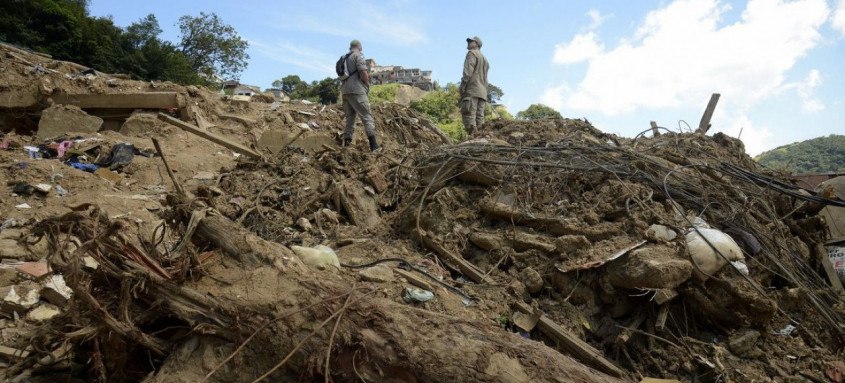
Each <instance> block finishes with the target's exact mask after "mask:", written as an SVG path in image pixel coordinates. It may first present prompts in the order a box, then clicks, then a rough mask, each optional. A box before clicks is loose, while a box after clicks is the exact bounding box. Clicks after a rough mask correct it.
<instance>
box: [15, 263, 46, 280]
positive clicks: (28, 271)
mask: <svg viewBox="0 0 845 383" xmlns="http://www.w3.org/2000/svg"><path fill="white" fill-rule="evenodd" d="M15 270H17V271H18V272H19V273H21V274H23V276H24V277H26V278H29V279H33V280H39V279H43V278H44V277H46V276H47V275H48V274H50V265H48V264H47V262H45V261H38V262H24V263H22V264H20V265H18V266H17V267H15Z"/></svg>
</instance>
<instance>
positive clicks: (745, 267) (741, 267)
mask: <svg viewBox="0 0 845 383" xmlns="http://www.w3.org/2000/svg"><path fill="white" fill-rule="evenodd" d="M731 266H733V267H734V268H735V269H737V270H739V272H740V273H743V274H745V275H748V265H746V264H745V262H742V261H733V262H731Z"/></svg>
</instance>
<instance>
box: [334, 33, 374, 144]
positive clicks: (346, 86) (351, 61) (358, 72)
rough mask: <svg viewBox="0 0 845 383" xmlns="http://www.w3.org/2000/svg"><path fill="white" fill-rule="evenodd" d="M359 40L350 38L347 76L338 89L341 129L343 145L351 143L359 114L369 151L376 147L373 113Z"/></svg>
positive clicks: (368, 80)
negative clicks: (342, 124)
mask: <svg viewBox="0 0 845 383" xmlns="http://www.w3.org/2000/svg"><path fill="white" fill-rule="evenodd" d="M362 50H363V48H362V47H361V42H360V41H358V40H352V42H351V43H349V54H348V55H347V56H346V63H345V65H346V68H347V73H348V74H349V77H347V78H345V79H343V80H342V81H343V82H342V84H341V87H340V91H341V93H342V94H343V113H344V114H345V115H346V129H344V131H343V146H349V145H350V144H352V133H354V132H355V117H356V116H360V117H361V122H362V123H363V124H364V131H365V132H366V133H367V139H369V141H370V151H375V150H376V149H378V143H377V142H376V130H375V124H374V122H373V113H372V112H371V111H370V100H369V98H368V96H367V95H368V94H369V93H370V75H369V74H368V73H367V63H366V62H364V55H363V54H362V53H361V51H362Z"/></svg>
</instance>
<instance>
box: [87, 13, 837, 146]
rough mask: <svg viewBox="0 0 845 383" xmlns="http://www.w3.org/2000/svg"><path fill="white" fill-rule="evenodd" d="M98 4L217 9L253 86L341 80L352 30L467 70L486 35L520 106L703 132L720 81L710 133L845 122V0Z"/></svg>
mask: <svg viewBox="0 0 845 383" xmlns="http://www.w3.org/2000/svg"><path fill="white" fill-rule="evenodd" d="M89 10H90V13H91V14H92V15H94V16H103V17H111V18H112V19H113V20H114V22H115V23H116V24H117V25H119V26H123V27H125V26H127V25H129V24H131V23H132V22H135V21H137V20H139V19H141V18H142V17H144V16H145V15H147V14H150V13H152V14H155V15H156V17H157V18H158V20H159V23H160V24H161V28H162V30H163V34H162V38H164V39H166V40H170V41H174V42H176V41H178V37H179V30H178V26H177V22H178V18H179V16H182V15H198V14H199V12H206V13H209V12H214V13H217V14H218V15H219V16H220V17H221V18H222V19H223V21H224V22H226V23H228V24H230V25H232V26H233V27H235V29H236V30H237V31H238V33H239V34H240V35H241V37H243V38H244V39H246V40H247V41H249V44H250V46H249V49H248V53H249V56H250V60H249V66H248V67H247V69H246V70H245V71H244V72H243V73H242V75H241V78H240V80H241V82H242V83H246V84H251V85H258V86H261V87H262V88H267V87H270V84H271V83H272V82H273V80H276V79H280V78H282V77H284V76H286V75H289V74H296V75H299V76H300V77H301V78H302V79H304V80H306V81H312V80H319V79H323V78H325V77H329V76H331V77H334V76H335V74H334V63H335V61H336V60H337V58H338V57H340V55H342V54H344V53H346V51H347V49H348V44H349V41H350V40H352V39H359V40H361V42H362V44H363V47H364V55H365V56H366V57H367V58H372V59H375V60H376V62H377V63H379V64H381V65H402V66H405V67H418V68H422V69H429V70H432V71H433V75H432V76H433V78H434V79H435V80H437V81H438V82H439V83H441V84H445V83H448V82H457V81H459V80H460V76H461V70H462V65H463V59H464V56H465V55H466V38H467V37H470V36H479V37H481V39H482V42H483V45H482V48H481V50H482V52H483V53H484V54H485V56H486V57H487V59H488V61H489V62H490V72H489V74H488V79H489V81H490V82H491V83H493V84H495V85H497V86H499V87H500V88H501V89H502V90H503V92H504V97H503V98H502V101H501V103H503V104H505V106H507V107H508V109H509V110H510V111H511V112H512V113H514V114H516V112H518V111H521V110H524V109H525V108H527V107H528V106H529V105H531V104H534V103H543V104H546V105H549V106H551V107H553V108H555V109H556V110H558V111H559V112H560V113H561V114H562V115H563V116H564V117H570V118H586V119H588V120H589V121H590V122H591V123H592V124H593V125H594V126H596V127H597V128H599V129H601V130H603V131H605V132H610V133H616V134H619V135H622V136H626V137H632V136H635V135H636V134H638V133H640V132H642V131H643V130H646V129H648V128H649V121H652V120H653V121H656V122H657V124H658V125H659V126H662V127H666V128H668V129H670V130H674V131H680V130H683V131H688V130H689V129H690V128H693V129H694V128H696V127H697V126H698V123H699V120H700V119H701V115H702V113H703V111H704V108H705V107H706V105H707V101H708V100H709V99H710V95H711V94H712V93H720V94H721V98H720V100H719V104H718V106H717V107H716V111H715V114H714V115H713V120H712V125H713V127H712V128H711V130H710V133H715V132H724V133H726V134H728V135H730V136H733V137H739V138H740V139H742V141H743V142H744V143H745V147H746V151H747V152H748V153H749V154H751V155H757V154H759V153H761V152H762V151H765V150H769V149H772V148H774V147H777V146H781V145H785V144H789V143H792V142H797V141H803V140H806V139H810V138H814V137H819V136H826V135H829V134H845V0H793V1H785V0H749V1H727V0H674V1H644V0H643V1H623V0H618V1H548V0H546V1H519V2H514V1H499V0H486V1H443V0H428V1H411V0H384V1H375V0H363V1H353V0H345V1H334V0H330V1H310V2H305V1H292V0H281V1H264V0H241V1H231V0H230V1H216V0H202V1H199V0H178V1H174V0H169V1H163V0H146V1H141V2H139V1H126V0H91V2H90V6H89Z"/></svg>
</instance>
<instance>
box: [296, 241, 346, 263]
mask: <svg viewBox="0 0 845 383" xmlns="http://www.w3.org/2000/svg"><path fill="white" fill-rule="evenodd" d="M290 248H291V250H293V252H294V253H296V255H297V256H299V260H301V261H302V263H304V264H306V265H311V266H316V267H321V268H322V267H326V266H334V267H337V268H340V259H338V257H337V254H336V253H335V252H334V250H332V248H330V247H328V246H324V245H317V246H314V247H304V246H291V247H290Z"/></svg>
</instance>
